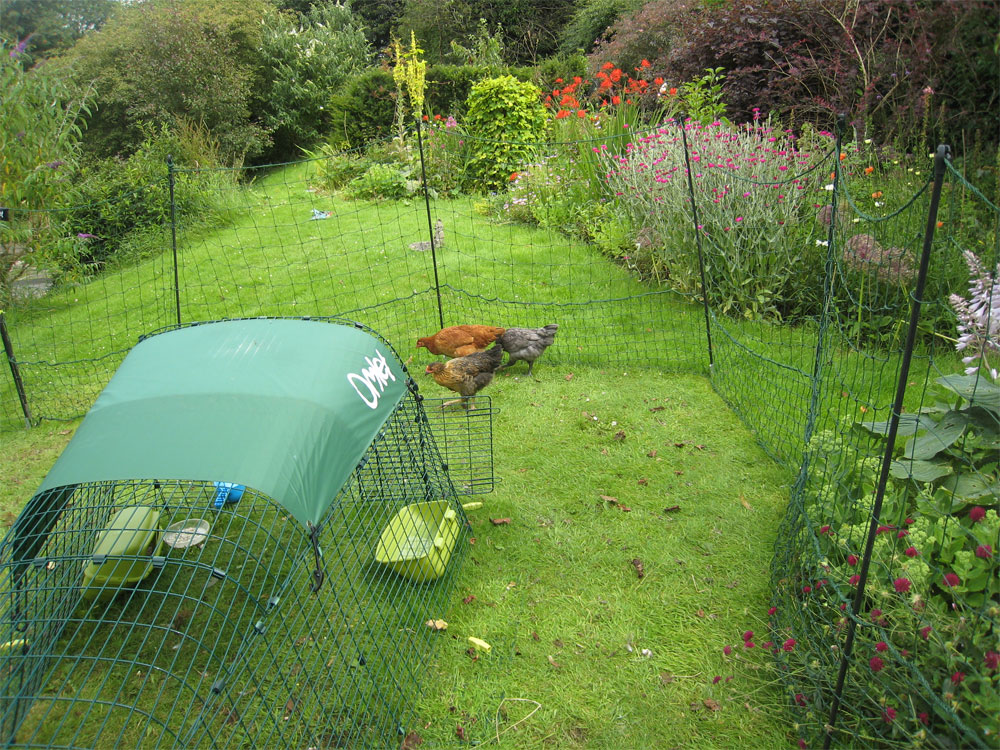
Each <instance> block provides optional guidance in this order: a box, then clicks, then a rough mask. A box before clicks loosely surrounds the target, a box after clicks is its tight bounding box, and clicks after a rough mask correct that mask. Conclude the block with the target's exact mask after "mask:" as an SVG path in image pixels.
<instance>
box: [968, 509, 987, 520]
mask: <svg viewBox="0 0 1000 750" xmlns="http://www.w3.org/2000/svg"><path fill="white" fill-rule="evenodd" d="M984 518H986V509H985V508H981V507H980V506H978V505H976V506H975V507H973V508H970V509H969V520H970V521H972V522H973V523H976V522H977V521H982V520H983V519H984Z"/></svg>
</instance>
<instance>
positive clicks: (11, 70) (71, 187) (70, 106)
mask: <svg viewBox="0 0 1000 750" xmlns="http://www.w3.org/2000/svg"><path fill="white" fill-rule="evenodd" d="M22 52H23V46H22V45H17V46H15V47H13V48H12V49H9V50H8V48H7V47H6V46H4V45H3V44H2V43H0V91H3V117H2V118H0V153H2V154H3V165H2V174H0V207H3V208H6V209H9V210H11V215H10V216H9V217H8V218H9V220H8V221H0V305H2V304H4V303H5V302H6V301H9V299H10V296H11V288H12V285H13V283H14V282H15V281H16V280H17V279H18V278H19V277H20V276H21V275H23V274H24V273H26V272H27V270H28V267H29V265H34V266H36V267H51V266H54V265H55V264H56V263H57V262H60V261H61V259H62V257H61V256H62V255H63V253H64V252H65V251H66V248H65V247H63V246H61V245H60V244H59V243H58V242H56V238H57V237H58V236H59V235H60V229H59V226H58V222H57V221H55V219H56V218H58V216H59V214H57V213H54V212H53V210H54V209H58V208H62V207H65V206H68V205H72V203H73V202H74V200H75V196H76V187H75V180H74V173H75V171H76V168H77V161H78V157H79V151H80V149H79V139H80V128H79V125H78V120H79V118H80V117H81V115H82V114H84V113H86V111H87V107H88V102H89V101H90V99H91V94H92V92H90V91H89V90H84V91H83V92H82V93H78V92H74V91H73V90H72V89H71V88H70V87H69V86H67V84H66V82H65V80H64V79H63V78H62V77H61V76H60V75H59V73H58V71H57V70H55V69H53V67H52V66H49V65H41V66H37V67H34V68H30V69H25V67H24V65H23V64H22ZM28 211H30V212H31V213H27V212H28ZM29 256H30V258H29Z"/></svg>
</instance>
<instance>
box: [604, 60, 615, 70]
mask: <svg viewBox="0 0 1000 750" xmlns="http://www.w3.org/2000/svg"><path fill="white" fill-rule="evenodd" d="M613 67H615V64H614V63H613V62H606V63H604V65H602V66H601V70H611V69H612V68H613Z"/></svg>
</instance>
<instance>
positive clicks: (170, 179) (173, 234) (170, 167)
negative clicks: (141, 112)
mask: <svg viewBox="0 0 1000 750" xmlns="http://www.w3.org/2000/svg"><path fill="white" fill-rule="evenodd" d="M176 181H177V180H176V177H175V176H174V157H173V156H172V155H171V154H167V183H168V184H169V185H170V247H171V249H172V250H173V254H174V307H175V308H176V310H177V325H180V324H181V282H180V272H179V270H178V267H177V211H176V204H175V202H174V185H175V184H176Z"/></svg>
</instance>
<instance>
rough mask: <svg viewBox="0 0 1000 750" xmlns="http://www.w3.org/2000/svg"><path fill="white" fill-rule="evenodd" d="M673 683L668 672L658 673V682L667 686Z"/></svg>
mask: <svg viewBox="0 0 1000 750" xmlns="http://www.w3.org/2000/svg"><path fill="white" fill-rule="evenodd" d="M673 681H674V676H673V675H672V674H670V672H660V682H661V683H663V684H664V685H669V684H670V683H671V682H673Z"/></svg>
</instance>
